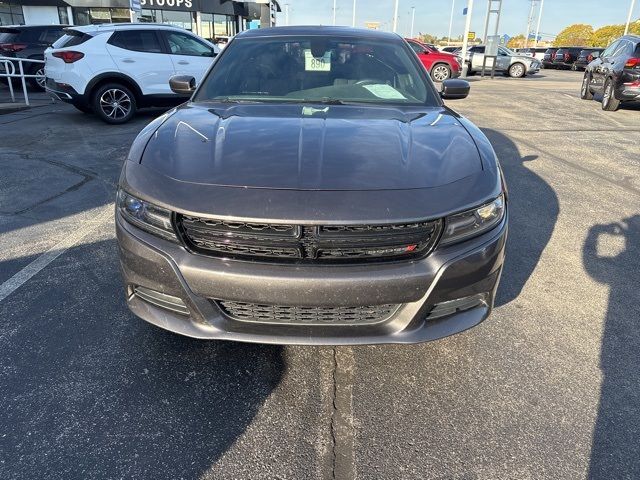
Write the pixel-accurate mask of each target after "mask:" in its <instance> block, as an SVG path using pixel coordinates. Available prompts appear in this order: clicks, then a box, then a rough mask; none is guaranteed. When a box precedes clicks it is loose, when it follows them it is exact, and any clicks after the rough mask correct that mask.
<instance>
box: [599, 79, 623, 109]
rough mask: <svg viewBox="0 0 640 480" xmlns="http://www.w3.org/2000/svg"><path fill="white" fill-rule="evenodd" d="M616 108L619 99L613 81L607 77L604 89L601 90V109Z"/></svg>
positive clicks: (618, 104) (618, 106)
mask: <svg viewBox="0 0 640 480" xmlns="http://www.w3.org/2000/svg"><path fill="white" fill-rule="evenodd" d="M618 108H620V100H618V99H617V98H616V94H615V90H614V88H613V82H612V81H611V79H610V78H609V79H607V81H606V82H605V83H604V90H603V91H602V110H605V111H607V112H615V111H616V110H618Z"/></svg>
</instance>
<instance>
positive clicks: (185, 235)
mask: <svg viewBox="0 0 640 480" xmlns="http://www.w3.org/2000/svg"><path fill="white" fill-rule="evenodd" d="M175 223H176V230H177V231H178V232H179V233H180V236H181V239H182V242H183V243H184V244H185V246H186V247H187V248H189V249H190V250H192V251H194V252H196V253H200V254H203V255H209V256H216V257H224V258H237V259H241V260H242V259H246V260H254V261H262V262H276V263H277V262H280V263H310V264H321V263H325V264H331V263H358V262H377V261H385V260H386V261H389V260H402V259H411V258H416V257H422V256H426V255H428V254H429V253H431V251H432V250H433V248H434V247H435V245H436V242H437V241H438V239H439V238H440V234H441V232H442V224H443V222H442V220H433V221H421V222H411V223H400V224H386V225H385V224H381V225H376V224H373V225H366V224H365V225H320V226H318V225H297V224H269V223H251V222H235V221H225V220H215V219H208V218H200V217H193V216H188V215H180V214H178V215H176V216H175Z"/></svg>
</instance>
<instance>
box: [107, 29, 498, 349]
mask: <svg viewBox="0 0 640 480" xmlns="http://www.w3.org/2000/svg"><path fill="white" fill-rule="evenodd" d="M195 83H196V80H195V78H193V77H192V76H186V75H179V76H174V77H172V78H171V81H170V84H171V86H172V89H173V90H174V91H175V92H176V93H179V94H184V93H193V96H192V97H191V100H190V101H189V102H187V103H184V104H182V105H181V106H179V107H178V108H176V109H174V110H171V111H169V112H168V113H166V114H165V115H163V116H161V117H159V118H158V119H156V120H154V121H153V122H151V123H150V124H149V125H148V126H147V127H145V128H144V130H142V132H141V133H140V134H139V135H138V137H137V138H136V140H135V141H134V143H133V145H132V147H131V150H130V151H129V154H128V156H127V160H126V161H125V162H124V165H123V170H122V174H121V176H120V182H119V191H118V196H117V207H116V232H117V236H118V246H119V250H120V260H121V266H122V273H123V277H124V285H125V291H126V298H127V303H128V305H129V307H130V308H131V310H132V311H133V312H134V313H135V314H137V315H138V316H140V317H142V318H143V319H145V320H147V321H149V322H151V323H153V324H155V325H157V326H159V327H162V328H165V329H168V330H171V331H174V332H177V333H180V334H183V335H188V336H192V337H197V338H203V339H204V338H208V339H224V340H239V341H245V342H263V343H284V344H315V345H317V344H333V345H335V344H362V343H415V342H424V341H427V340H435V339H438V338H442V337H444V336H447V335H451V334H454V333H457V332H461V331H463V330H466V329H468V328H471V327H473V326H474V325H477V324H478V323H480V322H481V321H483V320H484V319H485V318H487V316H488V315H489V313H490V312H491V309H492V307H493V299H494V298H495V293H496V289H497V286H498V282H499V279H500V273H501V271H502V264H503V258H504V247H505V241H506V236H507V213H508V201H507V193H506V190H505V185H504V181H503V176H502V171H501V168H500V164H499V163H498V159H497V157H496V154H495V152H494V151H493V148H492V147H491V144H490V143H489V140H488V139H487V137H485V135H484V134H483V133H482V131H481V130H480V129H479V128H478V127H476V126H475V125H473V124H472V123H471V122H470V121H469V120H468V119H466V118H465V117H462V116H460V115H458V114H457V113H455V112H454V111H453V110H451V109H450V108H448V107H446V106H445V105H444V103H443V101H442V99H443V98H444V99H461V98H464V97H465V96H466V95H467V94H468V92H469V83H467V82H466V81H464V80H453V79H448V80H445V81H444V82H443V83H442V90H441V91H438V90H436V88H435V86H434V84H433V82H432V80H431V79H430V77H429V74H428V72H427V71H426V70H425V69H424V68H423V66H422V64H421V63H420V60H419V59H418V57H417V56H416V55H415V54H414V52H413V50H412V49H411V47H410V46H409V45H408V44H407V43H406V42H405V41H404V40H402V38H400V37H399V36H398V35H396V34H391V33H387V32H380V31H370V30H365V29H351V28H344V27H276V28H263V29H255V30H246V31H244V32H241V33H239V34H238V35H237V36H236V37H235V38H234V39H233V40H231V41H230V42H229V45H228V46H227V47H225V49H224V50H223V52H222V53H221V54H220V56H219V57H218V59H217V60H216V61H215V63H214V64H213V66H212V67H211V69H210V70H209V71H208V73H207V74H206V76H205V77H204V79H203V80H202V82H199V83H200V84H199V85H198V86H197V87H196V86H195Z"/></svg>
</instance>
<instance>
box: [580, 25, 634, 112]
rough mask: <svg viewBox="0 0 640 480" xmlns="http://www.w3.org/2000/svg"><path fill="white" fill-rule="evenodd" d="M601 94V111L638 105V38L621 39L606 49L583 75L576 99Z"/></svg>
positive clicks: (630, 36) (586, 98)
mask: <svg viewBox="0 0 640 480" xmlns="http://www.w3.org/2000/svg"><path fill="white" fill-rule="evenodd" d="M594 93H599V94H602V109H603V110H608V111H615V110H617V109H618V108H619V107H620V104H621V103H622V102H629V101H634V100H635V101H640V36H639V35H625V36H623V37H621V38H619V39H618V40H616V41H615V42H613V43H612V44H611V45H609V46H608V47H607V48H606V49H605V50H604V51H603V52H602V53H601V54H600V56H599V57H598V58H596V59H594V60H593V61H592V62H591V63H589V65H588V66H587V69H586V71H585V73H584V78H583V80H582V90H581V92H580V96H581V97H582V98H583V99H584V100H591V99H592V98H593V94H594Z"/></svg>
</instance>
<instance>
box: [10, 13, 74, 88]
mask: <svg viewBox="0 0 640 480" xmlns="http://www.w3.org/2000/svg"><path fill="white" fill-rule="evenodd" d="M65 27H66V25H12V26H8V27H0V57H11V58H26V59H30V60H44V51H45V49H47V48H48V47H50V46H51V44H53V42H55V41H56V40H58V39H59V38H60V37H61V36H62V35H63V34H64V28H65ZM14 65H15V73H19V72H20V70H19V65H18V62H15V64H14ZM3 68H4V67H3V65H1V64H0V69H3ZM22 68H23V70H24V73H26V74H27V75H38V76H37V77H35V78H28V79H27V82H28V83H29V86H30V87H31V88H34V89H37V90H44V84H45V79H44V64H43V63H35V62H23V64H22ZM3 80H4V78H3ZM15 80H16V79H15V78H14V80H13V81H14V82H15Z"/></svg>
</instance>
